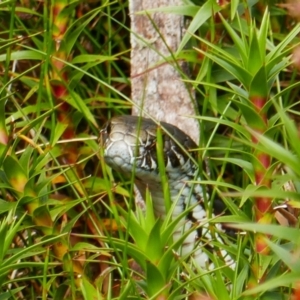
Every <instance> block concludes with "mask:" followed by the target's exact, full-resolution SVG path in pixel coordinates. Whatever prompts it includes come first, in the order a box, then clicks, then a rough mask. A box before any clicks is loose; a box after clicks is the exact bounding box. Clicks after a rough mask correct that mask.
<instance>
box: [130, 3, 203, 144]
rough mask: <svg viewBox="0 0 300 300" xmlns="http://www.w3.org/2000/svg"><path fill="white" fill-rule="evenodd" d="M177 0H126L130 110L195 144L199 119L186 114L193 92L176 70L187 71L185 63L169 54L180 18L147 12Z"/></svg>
mask: <svg viewBox="0 0 300 300" xmlns="http://www.w3.org/2000/svg"><path fill="white" fill-rule="evenodd" d="M181 4H182V1H181V0H130V4H129V5H130V16H131V30H132V33H131V46H132V51H131V84H132V100H133V102H134V103H135V105H134V107H133V110H132V114H133V115H142V116H145V117H152V118H154V119H156V120H158V121H165V122H168V123H171V124H173V125H175V126H177V127H179V128H180V129H181V130H183V131H184V132H185V133H187V134H188V135H189V136H190V137H191V138H192V139H193V140H194V141H195V142H196V143H197V144H198V142H199V132H200V131H199V123H198V121H197V120H195V119H193V118H189V117H188V116H193V115H195V113H196V111H195V105H194V101H193V99H194V92H193V91H192V90H191V89H188V88H187V85H186V84H185V83H184V82H183V81H182V76H181V74H180V72H181V73H184V74H186V76H187V75H188V71H187V70H188V68H187V63H186V62H183V61H177V62H176V61H174V59H173V58H172V56H171V53H174V55H175V53H176V50H177V48H178V46H179V44H180V41H181V39H182V36H183V33H184V18H183V17H182V16H179V15H175V14H166V13H162V12H154V13H153V12H149V11H148V12H147V10H150V9H156V8H159V7H167V6H169V7H170V6H178V5H181ZM145 11H146V12H145ZM137 12H142V14H137ZM167 57H168V58H170V59H168V61H166V58H167ZM179 70H180V71H179Z"/></svg>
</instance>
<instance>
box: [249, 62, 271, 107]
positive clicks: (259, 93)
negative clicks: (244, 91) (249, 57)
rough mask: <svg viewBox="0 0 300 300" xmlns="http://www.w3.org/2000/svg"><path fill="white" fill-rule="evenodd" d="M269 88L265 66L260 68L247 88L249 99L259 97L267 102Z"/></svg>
mask: <svg viewBox="0 0 300 300" xmlns="http://www.w3.org/2000/svg"><path fill="white" fill-rule="evenodd" d="M269 92H270V91H269V86H268V79H267V73H266V68H265V66H264V65H263V66H261V67H260V69H259V70H258V72H257V73H256V74H255V75H254V76H253V79H252V81H251V83H250V87H249V97H250V99H251V100H252V99H253V98H256V97H259V98H262V99H264V100H265V102H267V98H268V95H269Z"/></svg>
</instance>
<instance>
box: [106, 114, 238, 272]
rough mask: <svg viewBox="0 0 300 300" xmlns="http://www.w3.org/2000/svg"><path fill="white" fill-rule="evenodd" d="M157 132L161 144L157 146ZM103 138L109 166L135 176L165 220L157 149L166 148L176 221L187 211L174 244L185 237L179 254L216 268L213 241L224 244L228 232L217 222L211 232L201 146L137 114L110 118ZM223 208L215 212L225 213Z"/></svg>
mask: <svg viewBox="0 0 300 300" xmlns="http://www.w3.org/2000/svg"><path fill="white" fill-rule="evenodd" d="M158 128H159V129H160V136H161V140H162V143H159V142H158V140H159V139H158ZM101 139H102V145H103V155H104V160H105V162H106V164H107V165H109V166H110V167H111V168H112V169H113V170H115V171H116V172H120V173H121V174H123V175H125V176H127V177H131V176H132V174H134V183H135V185H136V187H137V188H138V190H139V192H140V194H141V195H142V197H143V198H144V199H145V197H146V191H147V189H148V190H149V191H150V194H151V197H152V201H153V209H154V213H155V216H156V217H157V218H163V219H164V218H166V215H167V213H168V211H167V208H166V207H167V206H166V201H165V198H164V197H165V194H164V191H163V179H162V174H161V170H162V169H161V167H160V164H159V154H158V151H157V147H158V146H159V147H162V148H163V149H162V150H163V151H162V156H163V163H164V172H165V174H166V176H167V182H168V186H169V195H170V200H171V203H172V212H171V215H172V219H175V218H177V217H178V216H179V215H181V214H183V213H184V212H187V213H186V214H184V218H181V219H180V218H179V219H180V220H179V222H178V226H177V227H176V229H175V230H174V232H173V240H174V241H177V240H179V239H181V238H182V236H183V235H184V239H183V241H182V245H181V247H180V250H179V251H180V253H179V254H180V255H181V256H183V257H188V258H190V259H192V260H193V263H194V265H195V266H197V267H200V268H204V269H209V270H210V269H213V268H214V263H213V262H212V260H211V254H212V253H214V250H215V248H216V247H214V246H213V245H212V243H211V242H212V241H215V242H218V244H224V241H223V238H222V237H221V234H220V233H221V232H222V233H223V232H224V231H225V230H224V229H223V227H222V225H221V224H220V223H216V224H214V227H215V228H214V232H213V233H212V232H211V225H210V223H209V219H210V218H213V217H214V216H215V214H216V213H215V212H214V213H212V214H209V211H208V207H209V206H210V201H209V194H208V193H207V192H206V191H205V189H204V188H203V186H202V185H201V184H200V181H201V172H200V170H199V169H200V168H199V162H198V160H197V152H196V151H195V150H196V149H197V145H196V143H195V142H194V141H193V140H192V139H191V138H190V137H189V136H188V135H187V134H186V133H184V132H183V131H182V130H180V129H179V128H177V127H176V126H174V125H171V124H169V123H166V122H160V123H159V125H158V124H157V123H156V122H154V121H153V120H152V119H149V118H144V117H138V116H132V115H122V116H116V117H113V118H112V119H110V120H109V121H108V122H107V123H106V124H105V125H104V127H103V129H102V130H101ZM218 205H219V204H218ZM218 205H216V207H214V206H213V209H214V208H215V210H219V212H220V209H219V208H218V207H217V206H218ZM169 209H170V208H169ZM218 254H219V257H220V258H221V259H222V260H223V261H224V265H228V266H230V267H231V268H234V266H235V263H234V261H233V259H232V257H231V255H229V254H228V253H227V251H226V250H225V249H219V250H218Z"/></svg>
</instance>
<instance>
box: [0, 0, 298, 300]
mask: <svg viewBox="0 0 300 300" xmlns="http://www.w3.org/2000/svg"><path fill="white" fill-rule="evenodd" d="M202 4H203V1H195V4H190V5H187V6H186V9H185V10H182V11H183V12H186V13H187V15H188V17H189V18H191V21H190V26H189V28H188V30H187V34H186V36H185V37H184V38H183V40H182V44H181V45H180V49H181V50H182V49H184V51H183V50H182V51H179V52H178V53H176V54H175V53H174V55H175V56H176V55H177V56H178V57H180V58H181V59H185V60H187V61H188V62H189V64H190V69H191V74H192V75H191V78H184V80H186V81H187V82H189V83H190V84H192V86H193V87H194V89H195V90H196V93H197V100H198V103H199V108H200V114H199V115H198V116H195V117H196V118H198V119H199V120H200V122H201V125H202V126H201V131H202V132H201V142H200V145H199V149H198V150H199V155H200V157H208V158H209V161H208V165H209V169H210V175H209V176H208V175H207V174H204V175H203V180H202V181H201V184H203V185H204V186H207V187H208V188H209V189H211V190H212V194H211V199H214V198H216V197H221V198H222V199H223V200H224V202H225V203H226V204H227V206H228V208H229V210H230V212H231V214H229V215H226V216H220V217H218V218H216V219H215V218H212V220H211V223H214V222H215V223H219V222H225V223H233V224H234V225H233V226H235V227H236V228H238V229H239V230H240V231H239V232H240V234H238V235H237V237H236V239H233V240H231V239H230V238H228V237H226V236H225V237H224V238H227V239H228V244H227V245H225V246H222V247H226V250H228V252H230V253H231V255H232V256H233V257H234V258H235V259H236V264H237V268H236V270H235V271H232V270H230V269H228V268H224V267H222V265H221V262H220V261H219V260H218V258H217V257H212V258H213V259H214V262H215V264H216V266H218V268H217V269H216V270H214V272H212V273H210V272H208V273H207V272H205V271H203V270H198V271H196V270H195V269H194V268H192V267H191V265H190V263H189V262H188V260H184V259H183V258H181V257H179V256H176V255H174V252H173V248H174V249H176V247H178V246H179V245H178V244H179V242H178V243H177V244H176V243H175V244H174V243H173V242H172V230H174V227H175V226H176V224H177V222H178V221H179V220H171V219H170V218H167V219H166V220H165V221H164V222H159V221H157V220H156V219H155V217H154V214H153V209H152V200H151V196H150V195H148V197H147V199H146V207H147V210H146V213H145V215H144V214H143V212H142V211H141V210H140V209H139V208H138V207H137V208H136V209H135V210H134V209H133V207H134V199H133V187H132V180H126V179H124V178H121V177H120V176H119V175H118V174H116V173H114V172H113V171H112V170H111V169H110V168H109V167H108V166H106V165H105V163H104V161H103V155H102V154H103V152H102V151H103V149H101V148H100V147H99V145H98V141H97V137H98V135H99V129H100V128H101V127H102V126H103V124H104V123H105V122H106V120H107V119H109V117H111V116H112V115H118V114H129V113H130V107H131V102H130V99H129V98H130V80H129V70H130V60H129V54H130V51H129V49H130V44H129V35H130V31H129V27H130V24H129V18H128V3H127V2H126V1H119V2H115V1H106V2H105V1H102V2H86V3H83V2H72V3H68V2H66V1H53V2H51V3H48V2H45V3H43V4H42V3H41V2H38V1H31V2H24V3H23V2H22V3H21V2H20V3H19V2H15V1H12V2H11V1H7V2H2V3H1V5H0V16H1V20H2V21H1V22H0V28H1V29H0V64H1V70H2V71H1V72H2V74H1V75H2V76H1V78H0V213H1V219H0V220H1V221H0V241H1V243H0V283H1V285H0V286H1V287H0V299H1V300H2V299H145V298H146V299H185V298H186V299H204V297H207V298H206V299H243V300H244V299H292V297H294V299H299V278H300V277H299V276H300V274H299V270H300V268H299V244H300V241H299V238H298V236H299V228H298V227H299V222H298V210H299V200H300V197H299V193H298V191H299V188H300V186H299V182H300V181H299V179H300V171H299V170H300V159H299V157H300V150H299V129H298V128H299V112H298V111H299V109H298V107H299V99H298V98H299V96H298V94H299V83H298V82H299V74H298V73H299V72H298V68H299V66H298V65H297V55H298V54H297V53H298V52H297V49H298V48H297V47H298V43H299V39H298V35H299V32H300V27H299V26H298V25H297V22H296V17H297V16H295V13H296V11H297V10H296V8H295V9H293V13H294V14H293V16H290V15H289V11H290V9H291V7H288V9H287V10H285V7H283V6H282V3H280V2H279V1H237V0H235V1H231V3H230V4H226V3H225V4H224V5H223V6H217V5H214V7H215V9H216V10H218V11H219V14H212V10H211V9H210V8H211V7H210V4H212V3H209V1H207V2H206V3H205V5H202ZM195 5H196V6H197V7H196V6H195ZM290 5H292V2H291V3H290ZM198 7H200V9H199V10H198ZM292 58H293V59H294V61H295V63H294V64H293V63H292ZM282 207H283V208H282ZM210 209H211V208H210V207H208V210H210ZM186 213H187V212H185V213H184V214H182V215H181V216H180V217H179V218H183V217H184V216H185V214H186ZM219 246H220V245H219V244H218V243H217V242H215V247H216V248H218V247H219ZM137 263H138V264H139V266H138V267H137V266H136V265H137ZM141 270H142V271H141ZM228 283H230V288H228Z"/></svg>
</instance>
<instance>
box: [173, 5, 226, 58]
mask: <svg viewBox="0 0 300 300" xmlns="http://www.w3.org/2000/svg"><path fill="white" fill-rule="evenodd" d="M221 9H222V8H221V6H219V5H217V3H216V1H214V0H208V1H205V2H204V4H203V5H202V6H201V8H200V9H199V10H198V12H197V14H196V15H195V16H194V18H193V20H192V22H191V23H190V25H189V27H188V28H187V30H186V34H185V35H184V36H183V38H182V40H181V42H180V44H179V46H178V49H177V53H179V52H180V51H182V49H183V48H184V47H185V46H186V44H187V42H188V41H189V40H190V38H191V37H192V34H194V33H195V32H196V31H197V30H198V29H199V28H200V27H201V26H202V25H203V24H204V23H205V22H206V21H207V20H208V19H209V18H210V17H211V16H212V15H213V14H215V13H217V12H219V11H220V10H221Z"/></svg>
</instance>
